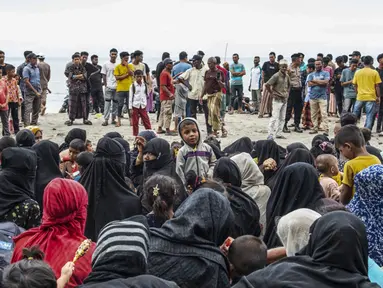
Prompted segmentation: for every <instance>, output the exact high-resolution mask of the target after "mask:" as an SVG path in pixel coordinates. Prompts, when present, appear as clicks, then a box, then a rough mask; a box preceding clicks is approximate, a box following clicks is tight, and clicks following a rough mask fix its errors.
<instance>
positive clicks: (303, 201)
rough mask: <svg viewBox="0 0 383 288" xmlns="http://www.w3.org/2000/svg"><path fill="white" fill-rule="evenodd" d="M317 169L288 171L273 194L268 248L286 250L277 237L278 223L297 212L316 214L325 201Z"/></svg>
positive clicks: (304, 167)
mask: <svg viewBox="0 0 383 288" xmlns="http://www.w3.org/2000/svg"><path fill="white" fill-rule="evenodd" d="M324 197H325V195H324V192H323V190H322V186H321V185H320V184H319V181H318V173H317V171H316V170H315V168H314V167H313V166H312V165H310V164H307V163H295V164H292V165H289V166H287V167H285V168H284V169H283V170H282V171H281V174H280V176H279V177H278V179H277V181H276V184H275V187H274V189H273V190H272V192H271V195H270V198H269V202H268V203H267V209H266V220H267V224H266V233H265V236H264V238H263V241H265V243H266V245H267V248H269V249H271V248H275V247H278V246H283V245H282V243H281V241H280V240H279V238H278V235H277V233H276V227H277V223H276V221H278V219H279V218H280V217H282V216H284V215H286V214H288V213H290V212H292V211H294V210H296V209H299V208H309V209H312V210H315V209H316V208H317V206H318V205H320V200H321V199H322V198H324Z"/></svg>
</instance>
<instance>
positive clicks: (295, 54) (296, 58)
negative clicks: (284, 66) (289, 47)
mask: <svg viewBox="0 0 383 288" xmlns="http://www.w3.org/2000/svg"><path fill="white" fill-rule="evenodd" d="M299 58H301V57H300V55H299V54H298V53H294V54H293V55H291V61H292V62H295V61H297V60H298V59H299Z"/></svg>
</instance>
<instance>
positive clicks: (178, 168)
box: [176, 149, 186, 186]
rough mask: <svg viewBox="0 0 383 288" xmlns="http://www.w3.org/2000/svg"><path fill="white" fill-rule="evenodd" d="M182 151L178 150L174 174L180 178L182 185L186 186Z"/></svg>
mask: <svg viewBox="0 0 383 288" xmlns="http://www.w3.org/2000/svg"><path fill="white" fill-rule="evenodd" d="M182 152H183V151H182V149H180V150H179V151H178V154H177V160H176V172H177V174H178V176H179V177H180V179H181V181H182V183H183V184H184V186H185V184H186V179H185V174H184V169H185V158H184V155H183V153H182Z"/></svg>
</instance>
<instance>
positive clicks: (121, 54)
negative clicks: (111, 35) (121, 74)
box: [120, 51, 129, 59]
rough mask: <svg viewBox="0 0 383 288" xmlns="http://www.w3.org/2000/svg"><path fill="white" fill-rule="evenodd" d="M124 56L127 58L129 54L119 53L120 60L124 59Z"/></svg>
mask: <svg viewBox="0 0 383 288" xmlns="http://www.w3.org/2000/svg"><path fill="white" fill-rule="evenodd" d="M126 56H129V53H128V52H126V51H122V52H121V53H120V58H121V59H122V58H124V57H126Z"/></svg>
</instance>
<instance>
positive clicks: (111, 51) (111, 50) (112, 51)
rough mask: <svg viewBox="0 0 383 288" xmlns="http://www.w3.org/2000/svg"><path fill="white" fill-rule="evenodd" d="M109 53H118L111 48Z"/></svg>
mask: <svg viewBox="0 0 383 288" xmlns="http://www.w3.org/2000/svg"><path fill="white" fill-rule="evenodd" d="M109 53H118V51H117V49H116V48H112V49H110V51H109Z"/></svg>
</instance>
